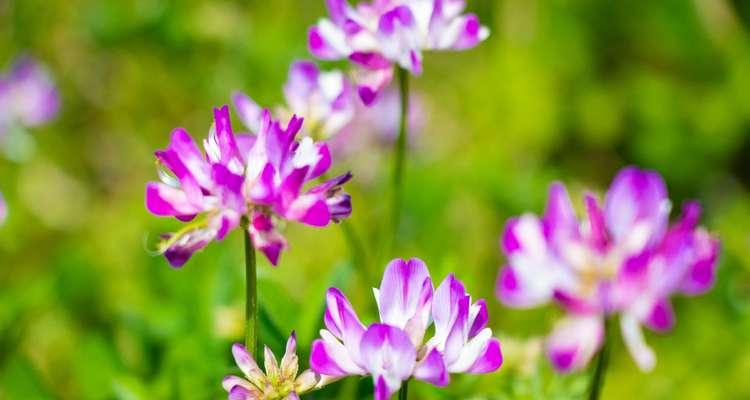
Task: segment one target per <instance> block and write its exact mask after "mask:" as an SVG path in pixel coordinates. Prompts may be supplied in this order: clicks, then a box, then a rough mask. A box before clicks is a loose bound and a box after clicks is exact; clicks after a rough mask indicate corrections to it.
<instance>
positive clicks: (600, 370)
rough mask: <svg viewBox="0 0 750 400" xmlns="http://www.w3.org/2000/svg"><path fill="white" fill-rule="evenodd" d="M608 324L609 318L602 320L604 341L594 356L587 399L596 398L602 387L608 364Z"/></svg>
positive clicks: (609, 322) (609, 344)
mask: <svg viewBox="0 0 750 400" xmlns="http://www.w3.org/2000/svg"><path fill="white" fill-rule="evenodd" d="M610 325H611V318H606V319H605V320H604V343H602V349H601V350H599V354H598V355H597V357H596V366H595V369H594V375H593V376H592V377H591V382H590V383H589V400H598V399H599V395H600V394H601V392H602V388H604V377H605V375H606V373H607V365H608V364H609V352H610V347H611V343H610V341H611V340H610V334H609V331H610Z"/></svg>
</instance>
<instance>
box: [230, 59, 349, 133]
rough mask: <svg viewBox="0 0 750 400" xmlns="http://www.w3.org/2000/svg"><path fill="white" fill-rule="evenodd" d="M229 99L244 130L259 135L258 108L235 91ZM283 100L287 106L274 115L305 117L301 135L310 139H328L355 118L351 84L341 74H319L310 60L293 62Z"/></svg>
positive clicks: (280, 108) (259, 112)
mask: <svg viewBox="0 0 750 400" xmlns="http://www.w3.org/2000/svg"><path fill="white" fill-rule="evenodd" d="M232 97H233V100H234V105H235V107H236V108H237V111H238V112H239V116H240V119H241V120H242V122H243V123H244V124H245V126H246V127H247V129H249V130H250V131H251V132H253V133H256V132H258V131H259V129H260V125H261V107H260V106H258V104H257V103H255V102H254V101H253V100H252V99H251V98H250V97H248V96H247V95H245V94H244V93H241V92H236V93H235V94H234V95H233V96H232ZM284 98H285V100H286V105H285V106H281V107H279V109H278V112H277V114H278V115H280V116H285V117H286V116H290V115H299V116H301V117H303V118H305V123H306V124H305V125H306V126H305V128H304V130H303V134H305V135H306V136H310V137H312V138H321V139H328V138H331V137H333V136H334V135H336V134H337V133H339V132H340V131H341V130H342V129H343V128H344V127H345V126H346V125H347V124H348V123H349V122H350V121H351V120H352V118H353V117H354V96H353V89H352V84H351V82H349V80H348V79H347V78H346V76H344V73H343V72H341V71H338V70H333V71H329V72H324V71H321V70H320V69H319V68H318V66H317V65H316V64H315V63H313V62H311V61H295V62H294V63H292V65H291V67H289V77H288V79H287V82H286V84H285V85H284Z"/></svg>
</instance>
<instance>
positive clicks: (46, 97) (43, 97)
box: [0, 56, 60, 158]
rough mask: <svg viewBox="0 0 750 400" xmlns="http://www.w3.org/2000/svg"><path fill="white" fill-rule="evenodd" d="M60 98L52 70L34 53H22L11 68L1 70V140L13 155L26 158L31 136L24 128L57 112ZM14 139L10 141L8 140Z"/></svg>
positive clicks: (45, 119)
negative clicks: (45, 66)
mask: <svg viewBox="0 0 750 400" xmlns="http://www.w3.org/2000/svg"><path fill="white" fill-rule="evenodd" d="M59 108H60V98H59V95H58V93H57V88H56V87H55V84H54V82H53V81H52V78H51V77H50V75H49V73H48V72H47V71H46V70H45V69H44V67H42V65H41V64H39V63H38V62H37V61H36V60H34V59H33V58H31V57H26V56H24V57H20V58H19V59H18V60H16V61H15V62H14V63H13V66H12V67H11V68H10V71H9V72H8V73H6V74H0V142H4V143H2V144H3V147H4V150H5V151H6V153H8V154H9V156H10V157H11V158H23V157H24V154H16V153H25V152H28V147H29V146H30V145H31V144H30V143H29V138H27V137H25V133H24V129H26V128H32V127H36V126H39V125H42V124H44V123H45V122H48V121H49V120H51V119H52V118H54V117H55V115H57V112H58V110H59ZM11 140H12V141H13V142H12V143H8V142H9V141H11Z"/></svg>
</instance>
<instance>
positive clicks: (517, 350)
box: [0, 0, 750, 400]
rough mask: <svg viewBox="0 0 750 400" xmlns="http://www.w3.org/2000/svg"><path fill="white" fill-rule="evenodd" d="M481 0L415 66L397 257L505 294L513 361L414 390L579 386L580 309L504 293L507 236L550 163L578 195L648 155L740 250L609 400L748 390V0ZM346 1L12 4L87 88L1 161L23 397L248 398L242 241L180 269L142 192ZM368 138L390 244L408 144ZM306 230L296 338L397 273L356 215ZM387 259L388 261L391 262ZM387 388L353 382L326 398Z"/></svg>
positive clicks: (70, 91)
mask: <svg viewBox="0 0 750 400" xmlns="http://www.w3.org/2000/svg"><path fill="white" fill-rule="evenodd" d="M469 3H470V9H472V10H473V11H475V12H477V13H479V15H480V19H481V20H482V21H483V22H484V23H485V24H486V25H488V26H489V27H490V28H491V30H492V35H491V36H490V38H489V39H488V40H487V41H486V42H485V43H483V44H482V45H480V46H479V47H478V48H476V49H474V50H472V51H468V52H461V53H441V54H429V55H427V56H426V61H425V72H424V75H423V76H421V77H419V78H417V79H415V80H413V88H414V91H415V92H420V93H421V95H422V98H423V100H424V102H425V103H426V104H425V108H426V109H427V110H428V113H427V115H426V126H425V128H424V129H423V131H422V132H421V134H420V136H419V139H418V144H417V145H416V146H415V148H414V149H413V150H412V153H411V154H410V156H409V160H408V170H407V174H408V175H407V189H406V198H407V199H406V204H405V208H406V209H405V216H404V227H403V231H402V232H401V236H400V237H399V240H398V246H399V251H398V254H397V255H399V256H403V257H410V256H418V257H421V258H423V259H424V260H425V261H426V262H427V264H428V265H429V266H430V269H431V272H432V275H433V279H434V280H436V281H438V280H442V278H443V277H444V276H445V275H446V274H447V273H448V272H450V271H456V272H457V274H458V276H459V278H460V279H462V280H464V282H465V283H466V284H467V286H468V289H469V291H470V292H471V293H472V294H474V296H476V297H485V298H487V299H488V304H489V305H490V313H491V314H490V323H491V325H492V327H493V328H494V329H495V331H496V333H497V335H499V337H500V338H501V340H502V341H503V345H504V353H505V356H506V364H505V366H504V367H503V368H502V369H501V372H499V373H496V374H491V375H486V376H481V377H460V378H457V379H455V380H454V381H453V382H452V384H451V386H450V387H449V388H447V389H443V390H437V389H434V388H432V387H430V386H428V385H425V384H421V383H415V384H412V385H411V387H410V389H411V391H410V392H411V393H410V394H412V396H413V397H412V398H414V399H419V398H446V399H448V398H451V399H456V398H461V399H464V398H469V399H476V400H479V399H568V398H570V399H573V398H580V397H581V393H582V392H583V390H585V385H586V382H587V373H586V372H582V373H579V374H573V375H568V376H557V375H555V374H554V373H553V372H552V371H551V369H550V367H549V365H548V363H547V362H546V360H545V359H544V357H541V358H539V338H540V337H541V336H542V335H544V334H546V333H547V332H548V331H549V329H550V327H551V325H552V323H553V322H554V320H555V319H556V318H557V316H558V314H559V312H558V311H557V310H555V309H554V308H552V307H548V308H545V309H539V310H534V311H517V310H510V309H507V308H505V307H503V306H501V305H500V304H499V303H498V302H497V301H496V300H495V299H494V296H493V290H494V281H495V277H496V274H497V268H498V267H499V266H500V265H502V263H503V259H502V255H501V253H500V251H499V248H498V236H499V234H500V232H501V230H502V227H503V224H504V221H505V220H506V219H507V218H508V217H510V216H512V215H516V214H519V213H522V212H524V211H527V210H529V211H534V212H540V211H541V209H542V207H543V204H544V201H545V198H546V189H547V186H548V184H549V183H550V182H551V181H552V180H562V181H564V182H565V183H566V184H568V186H569V188H570V189H571V191H572V194H573V196H574V198H575V199H576V200H578V199H579V198H580V197H579V195H580V193H581V191H582V190H583V189H586V188H589V189H593V190H596V191H598V192H600V193H602V192H603V191H604V190H605V189H606V187H607V185H608V184H609V181H610V180H611V178H612V176H613V175H614V173H615V172H616V171H617V170H618V169H619V168H620V167H622V166H624V165H626V164H638V165H640V166H642V167H647V168H654V169H657V170H658V171H660V172H661V173H662V174H663V175H664V177H665V179H666V181H667V184H668V186H669V190H670V194H671V197H672V199H673V201H674V203H675V205H679V204H680V203H681V202H682V201H684V200H685V199H687V198H697V199H699V200H700V201H701V202H702V203H703V205H704V207H705V215H704V218H703V223H704V224H705V225H706V226H707V227H709V229H710V230H711V231H713V232H714V233H716V234H717V235H718V236H719V237H720V238H721V240H722V243H723V251H722V254H721V260H720V266H719V277H718V281H717V284H716V286H715V288H714V289H713V291H711V292H710V293H708V294H707V295H705V296H702V297H697V298H692V299H689V298H678V299H677V300H676V302H675V308H676V312H677V319H678V323H677V325H676V328H675V329H674V331H673V332H671V333H670V334H669V335H664V336H660V335H654V334H650V333H649V334H648V335H647V341H648V343H649V344H651V345H652V346H653V347H654V348H655V350H656V353H657V357H658V364H657V367H656V369H655V371H653V372H652V373H651V374H643V373H641V372H640V371H639V370H638V369H637V367H636V366H635V364H634V363H633V361H632V360H631V359H630V357H629V355H628V354H627V352H626V351H625V349H624V348H623V346H622V343H621V342H620V339H619V338H618V339H617V340H618V341H617V343H616V344H615V349H614V354H613V359H612V363H611V369H610V373H609V375H608V377H607V381H606V387H605V390H604V396H603V397H604V398H605V399H633V398H639V399H646V398H648V399H673V398H679V399H747V398H750V379H748V378H747V377H748V376H750V351H748V345H747V344H748V343H749V342H750V229H748V227H749V226H750V193H749V192H748V189H750V187H749V185H750V36H749V32H750V3H748V2H746V1H743V0H662V1H648V0H638V1H620V2H604V1H597V0H581V1H569V0H549V1H541V0H504V1H498V0H474V1H470V2H469ZM323 15H324V7H323V1H322V0H315V1H313V0H283V1H282V0H274V1H272V2H270V1H260V0H254V1H245V2H241V1H208V0H205V1H200V0H191V1H177V0H173V1H156V0H132V1H98V0H54V1H51V0H22V1H20V0H17V1H14V0H0V66H2V68H7V66H8V65H9V63H10V62H11V60H12V59H13V58H14V57H16V56H17V55H19V54H21V53H22V52H27V53H30V54H32V55H34V56H36V57H37V58H39V59H40V60H41V61H42V62H44V63H46V64H47V65H48V67H49V68H50V70H51V71H52V73H53V75H54V76H55V79H56V80H57V82H58V84H59V87H60V90H61V93H62V99H63V102H62V104H63V105H62V110H61V114H60V116H59V117H58V119H57V120H56V121H55V122H53V123H52V124H49V125H47V126H44V127H42V128H39V129H36V130H34V132H33V136H34V138H35V142H36V152H35V153H34V155H33V156H32V157H31V158H30V159H29V160H27V161H26V162H23V163H15V162H11V161H8V160H5V159H0V190H2V192H3V193H4V194H5V196H6V198H7V200H8V203H9V207H10V217H9V220H8V222H7V223H6V224H5V226H3V227H1V228H0V399H45V398H50V399H52V398H55V399H57V398H59V399H178V398H179V399H218V398H222V397H225V394H224V392H223V391H222V389H221V386H220V382H221V379H222V377H223V376H224V375H226V374H228V373H238V372H239V371H238V370H237V369H236V367H235V366H234V365H233V362H232V359H231V355H230V344H231V343H232V342H235V341H241V338H242V322H241V321H242V315H243V314H242V310H243V304H242V293H243V290H244V287H243V285H244V281H243V278H242V277H243V269H242V260H241V256H242V247H241V246H242V238H241V237H240V234H239V233H238V232H235V233H234V234H233V235H231V237H230V238H228V239H227V240H226V241H225V242H223V243H214V244H212V245H210V246H209V247H208V249H207V250H206V251H204V252H202V253H199V254H198V255H197V256H196V257H194V258H193V259H192V260H191V261H190V262H189V263H188V264H187V265H186V266H185V267H184V268H183V269H182V270H175V269H172V268H170V267H169V266H168V265H167V263H166V262H165V261H164V260H163V258H162V257H159V256H156V255H154V254H153V249H154V244H155V241H156V238H157V236H158V234H159V233H161V232H165V231H169V230H174V229H175V228H176V227H177V226H178V225H179V223H178V222H176V221H173V220H168V219H159V218H156V217H153V216H151V215H149V214H148V213H147V212H146V210H145V208H144V205H143V203H144V201H143V195H144V185H145V183H146V181H148V180H153V179H156V171H155V168H154V161H153V155H152V152H153V150H155V149H157V148H161V147H164V146H165V145H166V144H167V142H168V135H169V132H170V130H171V129H172V128H174V127H177V126H182V127H185V128H187V129H188V130H189V131H190V132H191V133H192V134H193V136H194V137H195V138H202V137H204V135H205V134H206V132H207V129H208V127H209V125H210V122H211V107H213V106H217V105H221V104H224V103H226V102H228V100H229V95H230V92H231V91H232V90H233V89H243V90H245V91H246V92H248V93H249V94H250V95H251V96H253V97H254V98H256V99H257V100H259V101H260V102H261V103H262V104H265V105H274V104H277V103H279V102H280V101H281V100H282V99H281V85H282V84H283V82H284V81H285V79H286V72H287V66H288V64H289V63H290V62H291V61H292V60H294V59H297V58H307V57H309V56H308V54H307V50H306V40H305V39H306V30H307V28H308V27H309V26H310V25H311V24H313V23H314V22H315V21H316V20H317V18H319V17H320V16H323ZM369 151H371V152H373V153H375V152H378V153H380V152H387V150H386V149H381V148H375V149H372V150H369ZM370 156H371V154H355V155H352V156H350V157H348V159H346V160H341V162H338V163H336V164H335V165H334V167H333V169H332V173H338V172H343V171H345V170H346V169H352V170H353V172H354V174H355V181H354V182H353V183H352V184H350V185H349V186H348V190H349V191H350V192H351V193H352V195H353V197H354V207H355V211H354V214H353V217H352V218H351V221H352V223H353V224H354V227H355V228H356V229H357V231H358V232H359V234H360V235H361V236H362V237H363V239H364V241H365V244H366V246H367V248H368V250H369V252H370V253H369V254H372V253H373V249H377V248H378V246H379V244H378V243H376V240H375V239H374V238H375V237H376V235H375V233H376V232H377V229H378V228H377V226H378V224H379V221H382V220H383V217H382V215H383V212H384V205H383V204H382V202H383V199H384V198H385V197H384V193H385V192H386V191H387V183H388V176H389V175H388V173H389V165H388V161H389V160H390V159H389V157H388V154H387V153H385V154H384V155H383V156H382V157H379V158H378V157H370ZM363 160H367V161H366V162H364V161H363ZM358 176H361V177H368V178H367V179H359V180H358V179H356V177H358ZM577 205H580V202H578V204H577ZM676 208H678V207H676ZM286 234H287V237H288V238H289V241H290V243H291V245H292V248H291V249H290V251H288V252H286V253H284V254H283V255H282V259H281V264H280V267H279V268H277V269H272V268H271V267H270V266H269V265H268V264H267V263H266V262H265V260H263V261H262V262H261V266H260V274H261V276H260V288H259V290H260V302H261V304H262V307H263V309H262V315H261V317H262V321H261V322H262V324H261V325H262V332H261V339H262V341H263V342H265V343H267V344H269V345H270V346H271V347H272V348H273V349H274V350H275V351H276V352H277V354H279V353H280V352H281V350H282V344H283V342H284V340H285V339H286V335H288V333H289V332H290V331H291V330H292V329H296V330H297V332H298V335H299V341H300V344H301V347H302V349H301V350H302V353H306V352H307V351H308V350H309V349H308V346H309V343H310V342H311V341H312V340H313V339H314V338H315V336H316V335H317V333H316V332H317V329H318V328H319V326H320V324H321V320H322V319H321V310H322V307H323V296H324V290H325V289H326V288H327V287H328V286H331V285H336V286H338V287H340V288H341V289H342V290H343V291H344V292H345V293H347V294H348V295H349V296H350V298H351V299H352V301H353V302H354V303H355V307H356V308H357V309H358V310H359V311H360V313H361V315H363V319H364V320H366V321H371V319H370V318H371V317H372V316H373V315H374V302H373V301H372V296H371V292H370V290H369V288H370V287H372V286H376V285H377V283H378V282H376V281H375V279H374V278H368V277H367V276H366V275H365V274H364V273H362V271H360V270H358V269H354V268H352V265H351V263H350V261H349V258H350V257H349V253H348V250H347V247H346V242H345V240H344V239H343V236H342V233H341V230H340V229H339V228H338V227H336V226H331V227H328V228H326V229H322V230H319V229H314V228H310V227H304V226H300V225H294V224H290V225H289V226H288V227H287V230H286ZM394 256H395V254H394ZM370 260H371V261H372V262H371V263H370V264H371V268H373V269H374V268H377V269H378V270H377V271H376V273H373V274H371V275H375V274H378V275H379V273H380V270H381V269H382V267H383V265H384V264H383V263H382V262H380V261H377V262H376V261H374V260H373V257H370ZM301 358H302V360H303V364H304V365H305V366H306V356H304V355H303V356H301ZM371 390H372V389H371V383H370V381H369V380H364V381H361V382H358V381H357V379H355V378H350V379H348V380H345V381H343V382H340V383H337V384H335V385H332V386H331V387H330V388H328V389H327V390H325V391H323V392H319V393H316V394H314V395H311V396H308V398H318V399H325V398H341V399H347V398H367V397H368V396H371V395H370V393H371Z"/></svg>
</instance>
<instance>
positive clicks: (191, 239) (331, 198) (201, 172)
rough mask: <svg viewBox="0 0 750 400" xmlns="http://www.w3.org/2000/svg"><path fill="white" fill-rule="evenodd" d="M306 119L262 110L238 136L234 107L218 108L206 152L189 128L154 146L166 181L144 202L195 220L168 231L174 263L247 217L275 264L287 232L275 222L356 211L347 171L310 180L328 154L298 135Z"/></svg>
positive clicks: (317, 221)
mask: <svg viewBox="0 0 750 400" xmlns="http://www.w3.org/2000/svg"><path fill="white" fill-rule="evenodd" d="M301 127H302V119H301V118H297V117H295V116H293V117H292V118H291V120H290V121H289V124H288V125H287V127H286V128H282V127H281V125H280V124H279V122H277V121H272V120H271V117H270V113H269V112H268V111H267V110H263V111H262V112H261V124H260V127H259V131H258V134H257V135H255V136H253V135H246V134H242V135H237V136H235V135H234V133H233V131H232V127H231V123H230V117H229V108H228V107H227V106H224V107H222V108H220V109H215V110H214V125H213V126H212V127H211V129H210V131H209V135H208V138H207V139H206V140H204V142H203V147H204V150H205V156H204V155H203V154H202V153H201V152H200V150H199V149H198V147H197V146H196V145H195V143H194V142H193V140H192V139H191V138H190V136H189V135H188V134H187V132H186V131H185V130H184V129H176V130H175V131H174V132H173V134H172V141H171V143H170V145H169V147H168V148H167V149H165V150H162V151H158V152H156V157H157V160H158V162H159V163H160V165H162V166H164V167H166V168H167V169H168V170H169V171H165V170H160V171H159V172H160V173H159V175H160V178H161V182H159V183H157V182H151V183H149V184H148V185H147V188H146V207H147V208H148V210H149V211H150V212H152V213H153V214H155V215H159V216H172V217H176V218H178V219H179V220H182V221H186V222H190V223H189V224H188V225H187V226H186V227H185V228H183V229H181V230H180V231H179V232H177V233H174V234H168V235H165V237H164V239H165V240H164V241H163V242H162V244H161V248H160V250H161V251H162V252H163V253H164V255H165V256H166V258H167V260H168V261H169V262H170V264H172V265H173V266H175V267H179V266H182V265H183V264H184V263H185V262H186V261H187V260H188V259H189V258H190V257H191V256H192V254H193V253H194V252H196V251H198V250H200V249H202V248H203V247H205V246H206V245H208V243H210V242H211V241H213V240H222V239H223V238H224V237H225V236H226V235H227V233H228V232H230V231H231V230H233V229H235V228H237V227H238V226H239V225H240V223H241V222H242V221H243V219H245V220H246V221H247V231H248V233H249V234H250V235H251V237H252V239H253V244H254V246H255V247H256V248H257V249H259V250H260V251H261V252H263V253H264V254H265V256H266V257H267V258H268V260H269V261H270V262H271V264H273V265H276V264H277V263H278V259H279V255H280V253H281V251H282V250H283V249H284V248H286V247H287V243H286V240H285V239H284V237H283V236H282V235H281V233H279V231H278V229H277V226H278V225H279V223H280V222H281V221H283V220H291V221H298V222H301V223H304V224H306V225H311V226H325V225H327V224H328V223H329V222H330V221H334V222H337V221H339V220H340V219H342V218H345V217H347V216H349V214H350V213H351V199H350V197H349V195H347V194H346V193H344V192H343V191H342V189H341V185H342V184H344V183H345V182H346V181H348V180H349V179H350V177H351V175H350V174H344V175H341V176H338V177H335V178H333V179H330V180H328V181H326V182H323V183H320V184H318V185H316V186H314V187H312V188H310V189H308V190H306V191H305V190H304V189H303V187H304V185H305V184H306V183H308V182H309V181H311V180H314V179H316V178H317V177H319V176H321V175H322V174H323V173H325V172H326V171H327V170H328V169H329V167H330V166H331V156H330V152H329V150H328V147H327V146H326V145H325V144H319V143H315V142H313V141H312V139H310V138H309V137H306V138H303V139H302V140H300V141H297V140H295V137H296V135H297V133H298V132H299V130H300V128H301Z"/></svg>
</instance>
